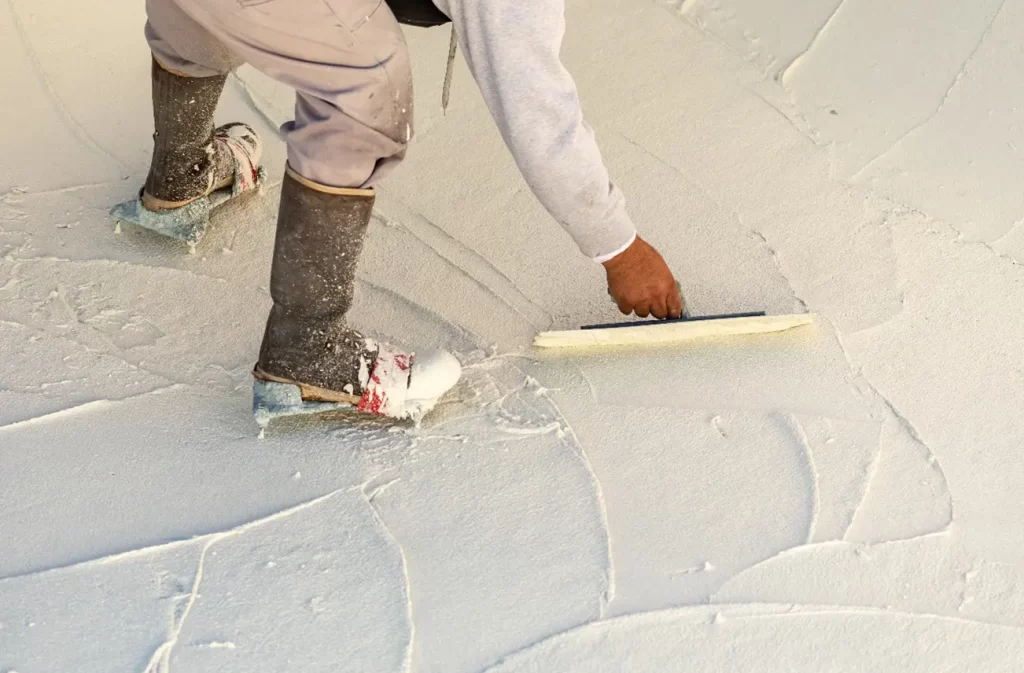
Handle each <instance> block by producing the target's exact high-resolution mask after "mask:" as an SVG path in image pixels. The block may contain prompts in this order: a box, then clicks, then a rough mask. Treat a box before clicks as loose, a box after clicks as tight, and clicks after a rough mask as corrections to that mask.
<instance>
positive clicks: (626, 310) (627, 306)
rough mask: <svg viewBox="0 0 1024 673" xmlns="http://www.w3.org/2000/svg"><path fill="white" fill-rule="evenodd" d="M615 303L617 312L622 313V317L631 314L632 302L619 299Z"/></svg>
mask: <svg viewBox="0 0 1024 673" xmlns="http://www.w3.org/2000/svg"><path fill="white" fill-rule="evenodd" d="M615 303H616V304H618V306H619V311H620V312H621V313H622V315H629V314H630V313H632V312H633V304H632V302H628V301H626V300H625V299H620V300H618V301H617V302H615Z"/></svg>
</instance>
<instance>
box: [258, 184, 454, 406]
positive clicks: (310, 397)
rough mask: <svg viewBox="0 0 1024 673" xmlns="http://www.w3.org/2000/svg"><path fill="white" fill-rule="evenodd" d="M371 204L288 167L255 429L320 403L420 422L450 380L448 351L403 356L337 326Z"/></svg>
mask: <svg viewBox="0 0 1024 673" xmlns="http://www.w3.org/2000/svg"><path fill="white" fill-rule="evenodd" d="M373 202H374V193H373V191H372V190H367V189H339V188H331V187H325V186H323V185H318V184H316V183H313V182H311V181H309V180H307V179H305V178H303V177H302V176H300V175H298V174H297V173H295V172H293V171H292V170H291V169H290V168H289V169H288V171H287V172H286V174H285V178H284V182H283V183H282V186H281V209H280V212H279V215H278V224H277V237H276V240H275V244H274V260H273V265H272V268H271V276H270V294H271V297H272V298H273V300H274V306H273V308H272V309H271V311H270V317H269V319H268V320H267V328H266V331H265V333H264V336H263V345H262V346H261V348H260V358H259V362H258V363H257V365H256V369H255V371H254V376H255V377H256V379H257V384H256V390H255V395H254V406H253V408H254V412H255V413H256V417H257V421H258V422H260V424H261V425H264V426H265V425H266V423H267V422H269V419H270V418H272V417H275V416H282V415H291V414H296V413H315V412H317V411H319V410H321V409H323V410H327V409H325V408H323V406H322V403H333V404H341V405H348V406H349V407H354V408H356V409H358V410H359V411H364V412H368V413H373V414H378V415H384V416H391V417H394V418H413V419H415V420H418V419H420V418H422V416H423V415H424V414H425V413H427V412H428V411H429V410H430V409H431V408H433V406H434V405H435V404H436V403H437V401H438V400H439V399H440V397H441V396H442V395H443V394H444V393H445V392H446V391H447V390H448V389H450V388H451V387H452V386H453V385H455V383H456V381H458V379H459V376H460V374H461V368H460V366H459V363H458V360H456V359H455V358H454V357H453V356H451V355H450V354H448V353H444V352H441V351H428V352H422V353H418V354H415V355H413V354H406V353H402V352H400V351H398V350H396V349H394V348H392V347H391V346H388V345H387V344H380V343H377V342H375V341H373V340H372V339H367V338H364V337H363V335H362V334H360V333H359V332H357V331H355V330H353V329H351V328H350V327H348V325H347V324H346V322H345V316H346V314H347V313H348V311H349V309H350V308H351V306H352V298H353V289H354V285H355V276H356V266H357V263H358V261H359V254H360V252H361V251H362V247H363V239H364V238H365V236H366V230H367V228H368V226H369V223H370V217H371V215H372V213H373ZM275 386H276V387H275ZM293 388H294V390H292V389H293ZM300 398H301V399H300Z"/></svg>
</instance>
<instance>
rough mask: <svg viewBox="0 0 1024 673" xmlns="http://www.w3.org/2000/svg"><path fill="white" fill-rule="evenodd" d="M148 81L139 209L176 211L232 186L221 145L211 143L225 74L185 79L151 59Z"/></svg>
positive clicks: (231, 163)
mask: <svg viewBox="0 0 1024 673" xmlns="http://www.w3.org/2000/svg"><path fill="white" fill-rule="evenodd" d="M152 79H153V121H154V128H155V131H154V133H153V161H152V163H151V164H150V169H149V176H148V177H147V178H146V186H145V189H144V191H143V205H145V206H146V208H149V209H151V210H164V209H170V208H179V207H181V206H184V205H187V204H188V203H191V202H192V201H194V200H196V199H197V198H199V197H201V196H205V195H206V194H209V193H210V192H212V191H213V190H214V189H216V188H218V187H223V186H228V185H230V184H231V183H232V180H233V177H234V171H235V161H234V160H233V159H232V158H231V154H230V151H229V150H228V149H227V148H226V147H225V146H223V144H222V143H214V142H213V136H214V128H213V114H214V111H215V110H216V109H217V102H218V101H219V100H220V95H221V92H222V91H223V90H224V83H225V82H226V81H227V75H214V76H213V77H185V76H183V75H179V74H176V73H173V72H171V71H169V70H167V69H165V68H164V67H163V66H161V65H160V64H159V63H158V62H157V60H156V59H155V58H154V59H153V74H152ZM225 153H226V154H225ZM218 154H221V155H223V156H218Z"/></svg>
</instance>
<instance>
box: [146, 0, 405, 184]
mask: <svg viewBox="0 0 1024 673" xmlns="http://www.w3.org/2000/svg"><path fill="white" fill-rule="evenodd" d="M157 1H159V0H150V2H151V3H152V2H157ZM164 1H167V0H164ZM175 2H177V3H178V5H179V6H180V7H181V8H182V9H183V10H185V11H186V12H187V13H188V14H189V15H190V16H191V18H192V19H193V20H194V21H196V22H197V23H199V24H200V25H202V27H203V29H204V30H205V31H208V32H209V33H210V34H211V35H213V36H214V37H215V38H216V39H217V41H218V42H219V43H221V44H223V45H224V46H225V47H226V48H227V49H228V50H229V51H230V52H231V53H233V54H237V56H238V57H240V58H241V59H244V60H245V62H247V63H249V64H250V65H252V66H253V67H254V68H256V69H258V70H260V71H262V72H263V73H265V74H266V75H268V76H270V77H272V78H273V79H275V80H277V81H279V82H282V83H284V84H287V85H289V86H291V87H292V88H294V89H295V91H296V103H295V120H294V121H292V122H289V123H287V124H285V125H284V126H283V127H282V131H283V132H284V136H285V140H286V141H287V144H288V163H289V165H290V166H291V167H292V169H293V170H294V171H295V172H297V173H298V174H299V175H301V176H302V177H304V178H306V179H307V180H311V181H313V182H316V183H318V184H322V185H326V186H330V187H353V188H368V187H370V186H372V185H373V184H375V183H376V182H378V181H379V180H380V179H381V178H382V177H383V176H384V175H385V174H386V173H388V172H389V171H390V170H391V169H392V168H394V166H396V165H397V164H398V162H400V161H401V159H402V158H403V157H404V156H405V150H406V147H407V145H408V142H409V138H410V136H411V135H412V71H411V68H410V65H409V54H408V50H407V48H406V44H405V38H404V36H403V35H402V31H401V28H400V27H399V25H398V22H397V21H396V20H395V18H394V15H393V14H392V13H391V11H390V10H389V9H388V7H387V4H386V3H384V2H380V0H175ZM193 72H197V71H193Z"/></svg>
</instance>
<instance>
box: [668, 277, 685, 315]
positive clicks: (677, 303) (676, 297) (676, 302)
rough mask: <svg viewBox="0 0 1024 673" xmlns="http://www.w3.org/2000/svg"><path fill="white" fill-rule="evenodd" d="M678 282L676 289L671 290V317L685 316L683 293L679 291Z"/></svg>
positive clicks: (669, 311) (669, 306) (669, 302)
mask: <svg viewBox="0 0 1024 673" xmlns="http://www.w3.org/2000/svg"><path fill="white" fill-rule="evenodd" d="M678 287H679V286H678V284H677V285H676V290H675V291H673V292H670V293H669V295H668V300H667V304H666V306H667V308H668V317H669V318H682V317H683V295H682V293H681V292H679V289H678Z"/></svg>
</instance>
